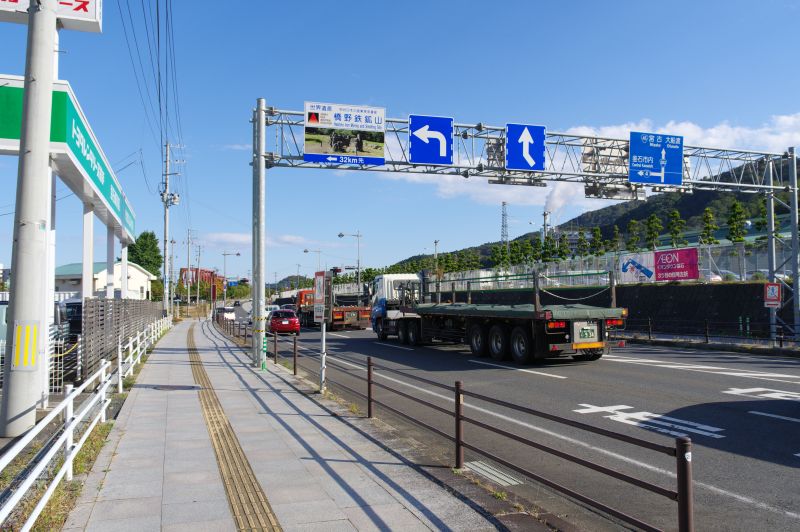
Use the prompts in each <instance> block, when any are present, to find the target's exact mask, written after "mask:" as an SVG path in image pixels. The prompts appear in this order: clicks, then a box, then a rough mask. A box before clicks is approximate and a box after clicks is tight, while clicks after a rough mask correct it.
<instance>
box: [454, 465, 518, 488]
mask: <svg viewBox="0 0 800 532" xmlns="http://www.w3.org/2000/svg"><path fill="white" fill-rule="evenodd" d="M464 465H465V466H466V468H467V469H469V470H470V471H474V472H476V473H478V474H479V475H483V476H484V477H486V478H488V479H489V480H491V481H492V482H494V483H495V484H499V485H501V486H503V487H506V486H517V485H519V484H522V481H521V480H519V479H517V478H514V477H512V476H511V475H509V474H507V473H504V472H503V471H500V470H499V469H497V468H496V467H494V466H491V465H489V464H487V463H486V462H466V463H465V464H464Z"/></svg>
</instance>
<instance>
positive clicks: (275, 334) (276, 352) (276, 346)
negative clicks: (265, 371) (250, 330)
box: [272, 332, 278, 364]
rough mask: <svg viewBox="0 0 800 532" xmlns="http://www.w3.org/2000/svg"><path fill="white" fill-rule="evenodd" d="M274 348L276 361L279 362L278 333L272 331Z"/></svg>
mask: <svg viewBox="0 0 800 532" xmlns="http://www.w3.org/2000/svg"><path fill="white" fill-rule="evenodd" d="M272 349H273V351H274V353H273V354H274V355H275V363H276V364H277V363H278V333H277V332H274V333H272Z"/></svg>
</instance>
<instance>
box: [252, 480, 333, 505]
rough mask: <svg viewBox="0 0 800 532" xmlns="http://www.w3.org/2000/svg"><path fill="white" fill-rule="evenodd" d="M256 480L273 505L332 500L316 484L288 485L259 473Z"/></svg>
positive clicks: (297, 483) (299, 483) (300, 482)
mask: <svg viewBox="0 0 800 532" xmlns="http://www.w3.org/2000/svg"><path fill="white" fill-rule="evenodd" d="M256 478H257V479H258V482H259V483H260V484H261V486H262V488H263V489H264V493H266V495H267V499H269V502H270V504H272V505H275V504H288V503H294V502H306V501H318V500H322V499H327V498H330V497H329V495H328V493H327V492H326V491H325V490H324V489H322V488H321V487H320V486H319V484H317V483H316V482H306V481H297V482H289V483H287V482H284V481H279V480H276V479H273V478H271V477H269V476H267V475H263V474H259V473H256Z"/></svg>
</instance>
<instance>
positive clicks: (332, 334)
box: [328, 333, 350, 338]
mask: <svg viewBox="0 0 800 532" xmlns="http://www.w3.org/2000/svg"><path fill="white" fill-rule="evenodd" d="M328 334H329V335H331V336H336V337H338V338H350V337H349V336H345V335H343V334H336V333H328Z"/></svg>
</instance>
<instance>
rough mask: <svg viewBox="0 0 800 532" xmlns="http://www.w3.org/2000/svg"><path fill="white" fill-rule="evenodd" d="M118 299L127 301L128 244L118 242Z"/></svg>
mask: <svg viewBox="0 0 800 532" xmlns="http://www.w3.org/2000/svg"><path fill="white" fill-rule="evenodd" d="M120 249H121V252H120V261H121V262H120V267H119V269H120V283H121V285H120V290H119V297H120V299H128V244H126V243H125V242H122V241H120Z"/></svg>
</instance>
